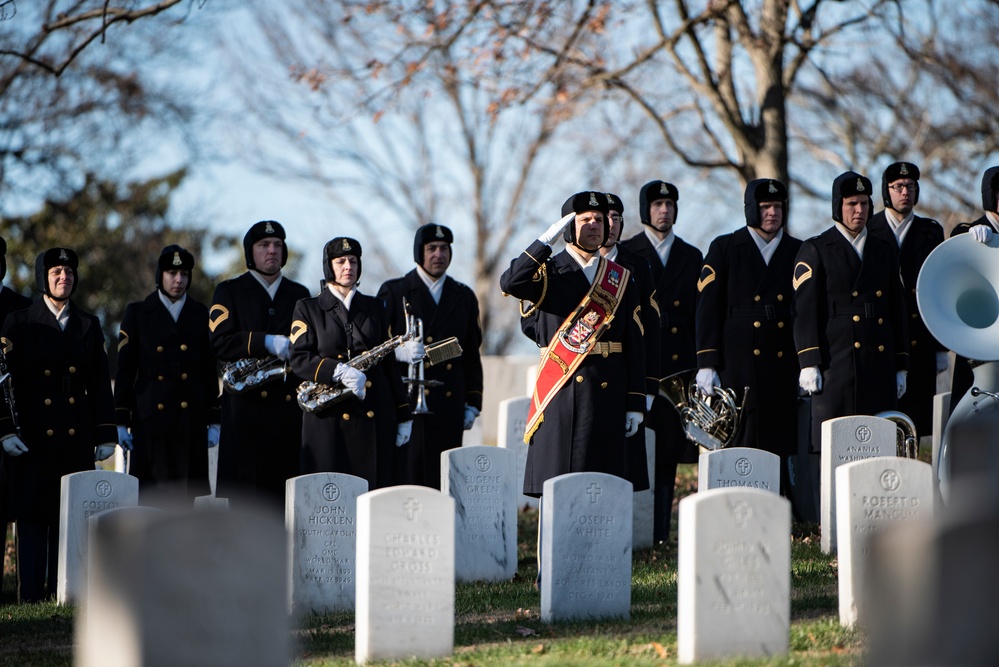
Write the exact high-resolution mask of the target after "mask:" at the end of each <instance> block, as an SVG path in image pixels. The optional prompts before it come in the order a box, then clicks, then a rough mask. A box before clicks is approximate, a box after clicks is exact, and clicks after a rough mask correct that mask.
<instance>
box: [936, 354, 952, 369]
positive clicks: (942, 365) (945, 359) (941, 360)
mask: <svg viewBox="0 0 999 667" xmlns="http://www.w3.org/2000/svg"><path fill="white" fill-rule="evenodd" d="M948 368H950V355H949V354H948V353H947V352H937V373H945V372H947V369H948Z"/></svg>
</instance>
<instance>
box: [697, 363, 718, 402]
mask: <svg viewBox="0 0 999 667" xmlns="http://www.w3.org/2000/svg"><path fill="white" fill-rule="evenodd" d="M697 386H698V387H699V388H700V390H701V391H703V392H704V394H705V395H706V396H714V395H715V387H720V386H721V378H720V377H718V372H717V371H715V369H713V368H702V369H701V370H699V371H697Z"/></svg>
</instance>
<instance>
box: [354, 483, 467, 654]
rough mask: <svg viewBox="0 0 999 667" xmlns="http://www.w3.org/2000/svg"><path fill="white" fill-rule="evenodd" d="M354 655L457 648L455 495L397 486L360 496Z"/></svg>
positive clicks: (437, 652)
mask: <svg viewBox="0 0 999 667" xmlns="http://www.w3.org/2000/svg"><path fill="white" fill-rule="evenodd" d="M357 520H358V524H357V526H358V530H357V605H356V611H355V614H354V617H355V626H356V630H355V635H354V660H355V661H356V662H358V663H360V664H363V663H365V662H368V661H370V660H405V659H408V658H442V657H446V656H448V655H450V654H451V653H452V651H453V650H454V499H453V498H451V497H449V496H446V495H444V494H443V493H441V492H440V491H434V490H433V489H428V488H426V487H423V486H393V487H389V488H387V489H378V490H377V491H369V492H368V493H365V494H362V495H361V496H360V497H358V499H357Z"/></svg>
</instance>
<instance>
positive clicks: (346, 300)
mask: <svg viewBox="0 0 999 667" xmlns="http://www.w3.org/2000/svg"><path fill="white" fill-rule="evenodd" d="M326 289H328V290H329V291H330V294H332V295H333V296H335V297H336V298H338V299H340V303H342V304H343V307H344V308H346V309H347V310H350V304H351V302H352V301H353V300H354V295H355V294H357V285H354V286H353V287H351V288H350V291H349V292H347V296H344V295H343V294H340V292H339V291H338V290H337V289H336V288H335V287H333V285H331V284H330V283H326Z"/></svg>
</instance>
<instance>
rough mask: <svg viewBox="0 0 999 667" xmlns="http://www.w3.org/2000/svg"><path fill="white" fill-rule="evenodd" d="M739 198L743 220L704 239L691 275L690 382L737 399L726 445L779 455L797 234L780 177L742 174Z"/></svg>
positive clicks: (791, 394)
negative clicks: (693, 373) (737, 419)
mask: <svg viewBox="0 0 999 667" xmlns="http://www.w3.org/2000/svg"><path fill="white" fill-rule="evenodd" d="M744 202H745V214H746V226H745V227H743V228H742V229H739V230H737V231H735V232H732V233H731V234H724V235H722V236H719V237H718V238H716V239H715V240H713V241H712V242H711V246H710V247H709V248H708V254H707V257H705V259H704V267H703V268H702V269H701V278H700V280H699V281H698V283H697V289H698V291H699V292H700V299H699V300H698V303H697V348H698V349H697V364H698V367H699V368H700V370H699V371H698V372H697V384H698V386H699V387H700V389H701V390H702V391H704V392H705V393H706V394H708V395H709V396H710V395H713V394H714V393H715V392H714V388H715V387H724V388H727V389H732V390H734V391H735V397H736V404H737V405H742V404H743V400H745V407H744V408H743V411H742V416H741V422H742V425H741V427H740V428H739V430H738V432H737V433H736V434H735V439H734V440H733V441H732V443H731V446H733V447H754V448H757V449H763V450H766V451H768V452H772V453H774V454H777V455H778V456H781V457H787V456H789V455H791V454H793V453H794V452H795V446H796V443H797V422H796V419H795V417H796V414H795V413H796V410H795V404H796V401H797V395H798V382H797V380H798V360H797V355H796V350H795V347H794V331H793V328H792V326H791V299H792V294H793V293H794V290H793V289H792V287H791V279H792V275H793V271H794V263H795V256H796V255H797V254H798V250H799V248H800V247H801V241H800V240H798V239H796V238H794V237H792V236H791V235H790V234H788V233H787V231H786V225H787V211H788V208H787V187H785V185H784V184H783V183H782V182H780V181H779V180H777V179H773V178H761V179H757V180H754V181H750V182H749V184H748V185H747V186H746V192H745V197H744ZM747 388H748V393H745V392H746V390H747ZM786 470H787V466H786V465H785V463H784V462H783V461H782V463H781V471H782V475H783V476H786ZM782 486H783V489H784V491H788V490H789V489H788V485H787V482H786V480H785V482H784V483H783V485H782Z"/></svg>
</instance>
